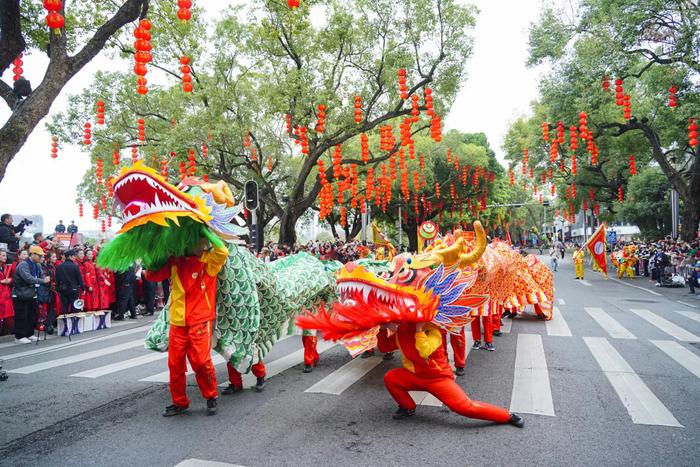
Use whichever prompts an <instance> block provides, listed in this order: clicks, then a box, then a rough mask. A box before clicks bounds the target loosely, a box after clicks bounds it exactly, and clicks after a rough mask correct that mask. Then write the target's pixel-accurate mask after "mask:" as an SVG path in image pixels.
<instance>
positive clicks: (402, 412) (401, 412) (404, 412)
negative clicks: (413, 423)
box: [391, 407, 416, 420]
mask: <svg viewBox="0 0 700 467" xmlns="http://www.w3.org/2000/svg"><path fill="white" fill-rule="evenodd" d="M415 414H416V411H415V409H404V408H403V407H399V409H398V410H397V411H396V413H395V414H394V415H392V416H391V418H393V419H394V420H403V419H404V418H408V417H412V416H413V415H415Z"/></svg>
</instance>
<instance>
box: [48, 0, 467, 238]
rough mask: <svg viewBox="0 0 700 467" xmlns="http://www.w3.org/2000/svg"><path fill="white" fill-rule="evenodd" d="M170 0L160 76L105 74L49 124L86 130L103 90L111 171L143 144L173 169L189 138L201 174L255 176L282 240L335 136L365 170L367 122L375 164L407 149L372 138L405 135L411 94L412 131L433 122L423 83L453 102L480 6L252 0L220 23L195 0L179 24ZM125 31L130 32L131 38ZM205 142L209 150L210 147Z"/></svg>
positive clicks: (157, 40) (404, 0) (158, 7)
mask: <svg viewBox="0 0 700 467" xmlns="http://www.w3.org/2000/svg"><path fill="white" fill-rule="evenodd" d="M173 3H174V2H170V1H154V2H152V4H151V10H150V12H149V18H151V20H152V22H153V24H154V30H153V31H152V33H153V39H152V43H153V46H154V50H153V56H154V60H153V63H151V64H149V67H151V69H155V70H157V73H156V75H157V77H158V78H161V79H156V80H154V81H153V82H152V84H149V87H150V91H149V92H148V94H147V96H145V97H142V96H138V95H136V94H135V92H134V88H135V85H134V80H135V77H134V75H133V73H132V72H131V71H130V70H129V69H125V70H122V71H116V70H111V71H110V72H104V73H101V74H98V75H97V76H96V79H95V82H94V84H93V86H91V87H90V88H89V89H88V90H86V91H85V92H83V93H82V94H81V95H79V96H73V97H72V98H71V102H70V105H69V107H68V109H67V110H66V111H65V112H63V113H61V114H60V115H58V116H57V117H56V118H55V119H54V120H53V121H52V122H51V124H50V125H49V128H50V129H51V130H52V131H54V132H56V133H58V134H60V135H61V136H62V138H71V139H73V140H75V139H76V138H79V137H80V133H81V131H82V126H83V123H84V122H85V121H89V120H92V118H93V115H94V106H95V102H96V101H97V100H98V99H102V100H104V101H105V102H106V108H107V120H108V122H107V123H108V124H107V126H106V127H105V128H98V129H97V130H96V131H94V138H93V139H94V142H93V145H92V147H90V148H85V149H86V150H89V151H90V152H91V157H92V158H93V160H96V159H97V158H101V159H103V160H104V162H105V174H110V173H113V170H115V169H116V168H115V167H112V166H111V164H110V161H111V159H112V156H111V154H112V152H113V151H114V150H115V149H116V150H124V149H127V152H126V156H125V155H124V154H122V159H125V158H128V157H129V154H130V153H129V152H128V148H130V147H131V145H133V144H136V146H137V150H138V152H139V155H140V156H141V157H143V158H145V159H146V161H147V162H149V163H151V159H152V158H155V159H156V160H159V159H160V158H161V157H163V156H165V157H166V159H167V161H168V164H169V170H170V175H171V176H172V177H173V178H175V177H177V167H178V164H179V163H180V162H182V161H185V160H186V159H187V154H188V152H189V151H190V150H194V151H195V153H196V159H197V166H198V174H202V173H208V174H209V175H210V176H211V177H212V178H217V179H223V180H226V181H227V182H229V183H231V184H232V185H234V186H235V187H237V188H239V189H240V188H242V186H243V184H244V182H245V181H246V180H248V179H254V180H256V181H257V182H258V184H259V186H260V189H261V200H262V201H263V203H264V206H265V210H264V211H263V212H262V213H261V216H260V217H261V218H262V220H263V223H264V224H265V223H267V222H269V221H270V220H271V219H273V218H276V219H278V220H279V227H280V241H281V242H284V243H293V242H294V241H295V239H296V235H295V231H294V228H295V226H296V223H297V220H298V219H299V218H300V217H301V216H302V215H304V213H305V212H307V210H309V209H310V208H312V207H317V197H318V194H319V191H320V189H321V183H320V179H319V177H318V171H317V164H318V162H319V160H323V162H324V165H325V168H326V175H327V178H329V179H331V178H332V165H331V154H332V153H333V152H334V149H335V147H336V146H337V145H340V146H342V149H343V159H342V163H343V165H349V164H353V163H355V164H358V165H359V166H360V169H359V173H360V174H364V173H365V172H366V168H367V167H366V166H365V165H364V164H363V163H362V160H361V158H360V157H359V146H360V142H359V141H360V134H361V133H366V134H368V135H369V137H370V161H369V164H368V165H367V166H372V167H374V168H375V171H376V170H377V169H378V165H379V164H380V163H382V162H384V161H387V160H388V159H389V157H390V156H391V155H392V154H395V153H396V151H397V150H398V149H399V142H397V144H396V145H395V146H394V147H393V148H392V149H391V150H389V151H386V150H384V151H380V150H379V149H378V144H377V142H378V140H379V138H378V134H379V132H378V130H379V127H380V126H383V125H392V126H393V127H394V136H395V137H396V138H397V139H399V135H398V126H399V123H400V122H401V121H403V119H405V118H407V117H410V115H411V102H412V96H413V95H418V96H419V97H420V99H419V108H420V112H421V114H420V118H419V120H418V121H417V122H413V124H412V127H411V132H412V134H413V135H414V136H415V135H417V134H418V133H420V132H424V133H427V130H428V128H429V125H430V118H428V117H426V116H425V110H426V106H425V102H424V93H425V89H426V88H428V87H429V88H431V89H432V90H433V96H434V108H435V112H436V113H437V114H438V115H441V116H444V115H445V114H446V113H447V112H448V110H449V107H450V103H451V102H452V99H453V98H454V96H455V94H456V92H457V90H458V89H459V85H460V79H461V78H462V75H463V68H464V61H465V60H466V59H468V57H469V56H470V55H471V51H472V40H471V38H470V36H469V34H468V32H469V30H470V29H471V28H472V27H473V26H474V21H475V14H476V10H475V8H473V7H471V6H463V5H461V4H458V2H456V1H454V0H399V1H391V0H358V1H354V2H344V1H340V0H332V1H319V0H316V1H314V0H309V1H305V2H302V6H301V7H300V8H298V9H296V10H290V9H289V8H288V7H287V5H286V2H280V1H273V0H269V1H261V2H245V3H244V5H241V6H239V7H237V8H236V9H230V10H227V11H225V12H224V13H223V14H222V15H220V16H219V17H218V18H216V19H215V20H214V22H213V23H206V22H205V21H204V19H203V18H202V15H200V14H196V13H197V12H196V10H195V14H194V15H193V18H192V20H190V21H189V22H188V24H187V25H181V24H178V23H177V22H176V21H173V20H172V19H171V18H172V9H173V8H174V6H173ZM312 12H313V13H312ZM319 16H320V17H323V20H322V21H317V18H318V17H319ZM314 18H316V19H314ZM121 43H122V44H127V43H128V40H127V37H123V38H121ZM121 51H122V54H123V56H124V57H130V56H131V55H133V53H134V50H133V49H132V48H131V47H130V46H128V45H123V46H122V47H121ZM183 55H187V56H189V57H191V67H192V77H193V84H194V92H192V93H190V94H186V93H183V91H182V89H181V86H180V83H179V82H178V81H179V77H180V75H181V73H180V70H179V66H180V64H179V63H178V59H179V58H180V57H181V56H183ZM399 69H405V70H406V71H407V84H408V91H407V93H408V99H406V100H402V99H401V98H400V96H399V93H398V86H397V73H398V70H399ZM355 96H361V97H362V106H361V109H362V118H361V121H360V122H359V123H356V122H355V120H354V100H355ZM319 105H325V106H326V123H325V130H324V131H323V132H317V131H315V128H316V125H317V122H318V113H319V109H318V106H319ZM286 115H288V116H289V117H288V118H289V119H290V125H291V131H289V130H290V129H289V128H288V127H287V126H286V123H285V116H286ZM137 118H144V119H145V120H146V135H147V136H146V140H145V141H138V140H137V138H136V136H137V131H136V120H137ZM302 128H306V129H307V130H306V131H307V135H308V154H306V155H302V154H301V151H300V148H301V145H300V144H299V143H300V141H301V136H300V130H298V129H302ZM246 135H249V136H250V145H249V146H248V145H246V144H245V142H246V140H247V137H246ZM203 145H206V146H207V148H208V157H207V158H203V157H202V146H203ZM253 151H254V152H255V157H253ZM419 151H425V152H428V151H429V150H428V149H420V148H417V151H416V152H419ZM268 161H269V162H268ZM269 163H271V166H272V167H271V169H272V170H270V169H269V166H268V164H269ZM93 180H94V175H93V174H92V173H89V174H86V177H85V183H84V184H83V186H82V187H81V193H80V196H81V197H85V198H86V199H90V200H91V201H94V200H95V199H96V196H98V195H99V193H98V192H95V190H94V183H92V182H93ZM336 214H337V213H336Z"/></svg>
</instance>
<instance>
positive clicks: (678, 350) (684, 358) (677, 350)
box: [651, 340, 700, 378]
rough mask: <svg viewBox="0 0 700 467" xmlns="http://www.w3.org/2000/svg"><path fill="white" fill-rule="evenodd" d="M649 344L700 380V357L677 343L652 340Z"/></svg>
mask: <svg viewBox="0 0 700 467" xmlns="http://www.w3.org/2000/svg"><path fill="white" fill-rule="evenodd" d="M651 343H652V344H654V345H655V346H657V347H658V348H660V349H661V350H662V351H663V352H664V353H665V354H666V355H668V356H669V357H671V358H672V359H674V360H675V361H676V363H678V364H679V365H680V366H682V367H683V368H685V369H686V370H688V371H689V372H691V373H692V374H694V375H695V376H696V377H698V378H700V357H698V356H697V355H695V354H694V353H693V352H691V351H690V350H688V349H686V348H685V347H683V346H682V345H680V344H679V343H678V342H674V341H656V340H652V341H651Z"/></svg>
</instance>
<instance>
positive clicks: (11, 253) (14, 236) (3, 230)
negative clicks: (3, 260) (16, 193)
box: [0, 214, 32, 263]
mask: <svg viewBox="0 0 700 467" xmlns="http://www.w3.org/2000/svg"><path fill="white" fill-rule="evenodd" d="M12 222H13V220H12V214H3V215H2V217H0V243H5V244H7V261H8V262H9V263H12V262H13V261H14V260H15V259H16V258H17V251H18V250H19V239H20V237H22V234H23V233H24V229H25V227H26V226H28V225H32V221H30V220H29V219H22V222H20V223H19V224H17V225H16V226H14V225H12Z"/></svg>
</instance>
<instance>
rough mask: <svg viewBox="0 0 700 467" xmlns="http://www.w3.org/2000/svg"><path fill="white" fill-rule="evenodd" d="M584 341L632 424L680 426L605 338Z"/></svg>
mask: <svg viewBox="0 0 700 467" xmlns="http://www.w3.org/2000/svg"><path fill="white" fill-rule="evenodd" d="M583 340H584V342H585V343H586V345H587V346H588V348H589V350H590V351H591V353H592V354H593V357H594V358H595V359H596V361H597V362H598V365H599V366H600V368H601V370H603V373H604V374H605V376H606V377H607V378H608V381H610V384H611V385H612V387H613V389H615V392H617V395H618V396H619V398H620V401H621V402H622V404H623V405H624V406H625V408H626V409H627V412H628V413H629V415H630V417H631V418H632V422H634V423H636V424H641V425H663V426H675V427H682V426H683V425H681V424H680V423H678V420H676V418H675V417H674V416H673V414H672V413H671V412H670V411H669V410H668V409H667V408H666V406H665V405H664V404H663V403H662V402H661V401H660V400H659V399H658V398H657V397H656V396H655V395H654V393H653V392H651V389H649V387H648V386H647V385H646V384H644V381H642V379H641V378H640V377H639V376H638V375H637V373H635V372H634V370H633V369H632V367H631V366H629V364H628V363H627V362H626V361H625V359H624V358H622V356H621V355H620V354H619V353H618V352H617V350H615V348H614V347H613V346H612V345H611V344H610V343H609V342H608V340H607V339H606V338H605V337H584V338H583Z"/></svg>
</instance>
